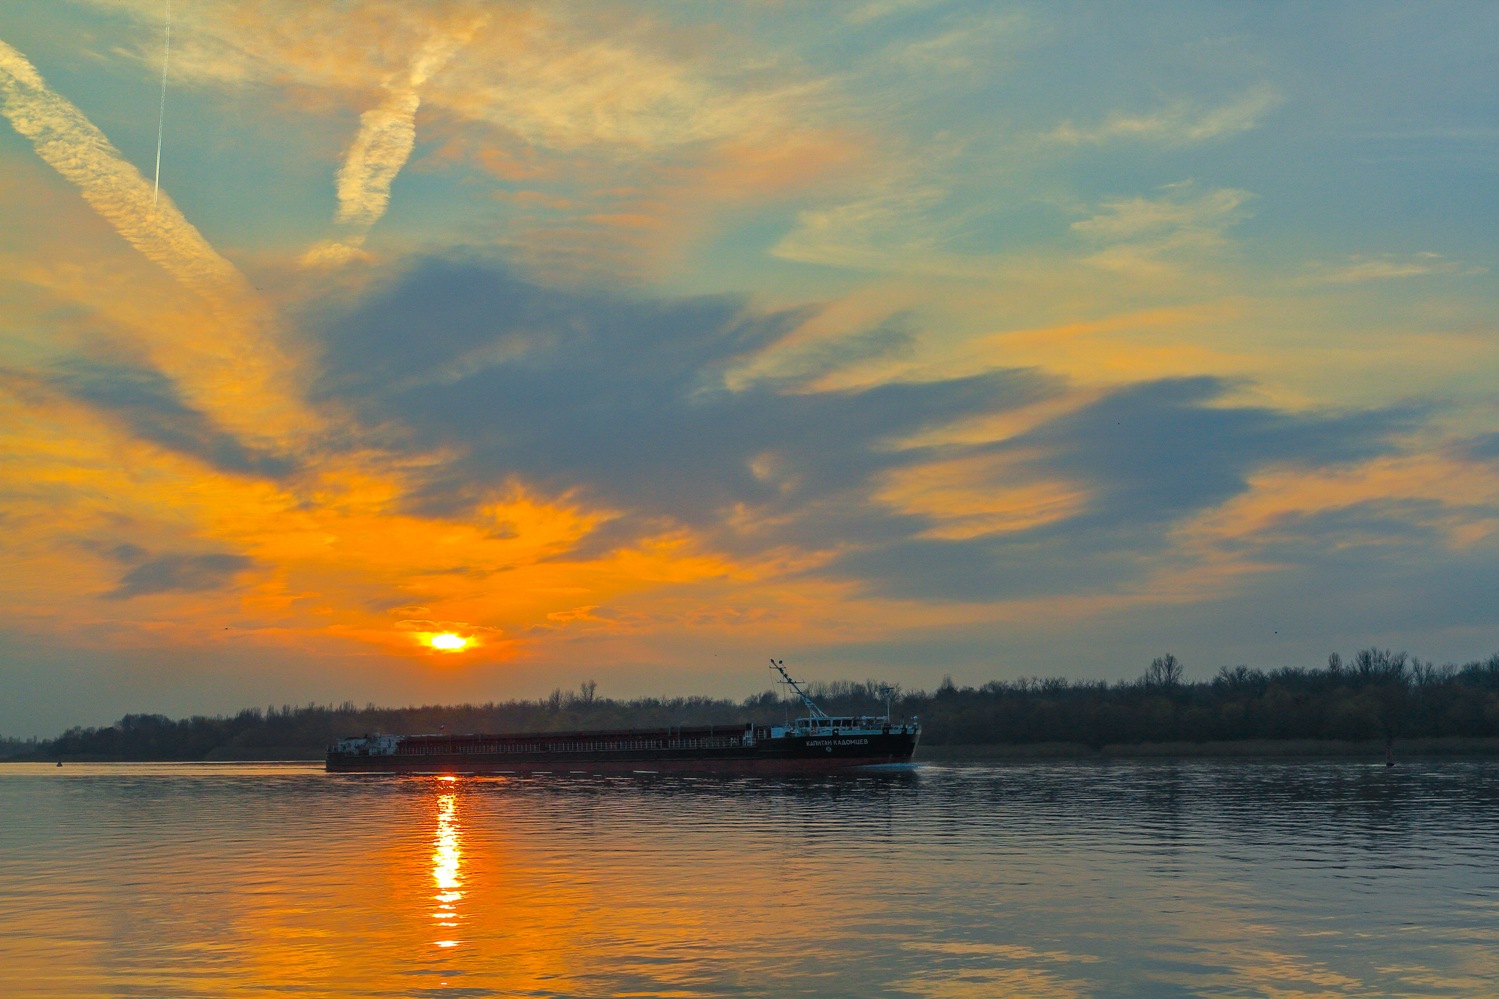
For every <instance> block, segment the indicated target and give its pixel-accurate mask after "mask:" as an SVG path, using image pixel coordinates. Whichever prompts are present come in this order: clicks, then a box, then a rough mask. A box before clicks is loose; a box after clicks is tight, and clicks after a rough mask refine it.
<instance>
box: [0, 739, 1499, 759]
mask: <svg viewBox="0 0 1499 999" xmlns="http://www.w3.org/2000/svg"><path fill="white" fill-rule="evenodd" d="M1384 753H1385V744H1384V742H1383V740H1365V741H1344V740H1337V739H1240V740H1236V741H1223V742H1138V743H1118V744H1112V745H1107V746H1104V747H1102V748H1101V749H1099V748H1095V747H1093V746H1088V745H1085V744H1083V743H1080V742H1032V743H1021V744H1012V743H978V744H967V745H956V746H933V745H929V744H925V743H923V744H922V745H921V746H919V747H917V750H916V761H917V762H918V763H919V762H922V761H929V762H938V761H949V760H1044V759H1109V758H1143V757H1155V758H1172V757H1192V758H1208V757H1244V758H1248V757H1290V756H1307V757H1313V756H1315V757H1340V756H1347V757H1368V758H1371V759H1383V758H1384ZM1394 753H1395V758H1396V759H1397V760H1399V759H1402V758H1405V757H1416V756H1499V738H1487V739H1478V738H1464V737H1456V736H1454V737H1447V738H1430V739H1396V740H1395V742H1394ZM322 758H323V749H322V747H312V746H285V747H267V746H262V747H258V748H254V749H247V748H244V747H228V746H221V747H218V748H216V749H214V750H212V751H211V752H209V753H208V754H207V755H206V756H205V757H204V758H203V759H202V760H201V761H199V762H206V763H228V762H286V763H298V762H300V763H306V762H316V761H321V760H322ZM57 759H61V760H63V761H64V762H67V763H140V762H151V761H150V760H149V759H146V758H140V757H135V758H132V757H125V756H105V755H92V754H91V755H84V754H79V755H76V756H68V755H64V756H61V757H57V756H48V757H24V758H23V757H17V758H13V759H11V760H0V762H16V763H38V762H41V763H50V762H53V761H55V760H57ZM176 762H194V761H187V760H182V761H176Z"/></svg>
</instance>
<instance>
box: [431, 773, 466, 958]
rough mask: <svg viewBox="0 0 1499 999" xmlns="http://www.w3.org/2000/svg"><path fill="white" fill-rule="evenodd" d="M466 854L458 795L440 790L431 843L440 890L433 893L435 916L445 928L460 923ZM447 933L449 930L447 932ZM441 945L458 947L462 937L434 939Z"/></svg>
mask: <svg viewBox="0 0 1499 999" xmlns="http://www.w3.org/2000/svg"><path fill="white" fill-rule="evenodd" d="M462 857H463V851H462V850H461V849H460V844H459V838H458V796H457V795H455V794H441V795H438V797H437V835H436V837H435V838H434V840H433V844H432V881H433V883H434V884H435V885H436V886H437V894H435V895H433V896H432V899H433V901H434V902H436V903H437V905H436V907H435V908H434V909H433V910H432V918H433V919H435V920H436V921H437V925H438V926H440V927H442V928H443V929H456V928H457V926H458V920H459V915H458V903H459V902H460V901H461V900H462V899H463V892H461V891H459V889H460V888H461V887H462V885H463V880H462V878H461V877H460V876H459V861H460V860H461V859H462ZM445 936H446V934H445ZM434 942H435V943H436V945H437V946H438V947H444V948H447V947H456V946H458V943H459V941H457V940H452V939H442V940H437V941H434Z"/></svg>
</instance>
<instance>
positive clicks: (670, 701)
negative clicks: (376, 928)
mask: <svg viewBox="0 0 1499 999" xmlns="http://www.w3.org/2000/svg"><path fill="white" fill-rule="evenodd" d="M808 692H809V693H810V694H811V695H812V697H813V698H814V699H816V700H817V701H818V702H819V703H820V704H821V705H822V707H823V708H824V709H825V710H826V711H827V712H828V713H829V714H832V715H835V716H837V715H851V714H871V715H878V714H883V713H884V711H885V696H886V692H887V685H885V684H882V683H879V682H877V681H875V680H867V681H864V682H857V681H850V680H835V681H830V682H823V683H813V684H811V685H810V686H809V688H808ZM889 692H890V695H891V697H892V701H893V705H892V710H893V712H894V713H895V714H896V715H897V716H899V717H909V716H912V715H917V716H919V717H920V718H921V721H922V726H923V735H922V741H923V743H924V744H928V745H996V744H1004V745H1029V744H1037V743H1069V744H1073V745H1078V746H1087V747H1092V748H1093V749H1095V750H1096V749H1101V748H1102V747H1104V746H1110V745H1121V744H1139V743H1202V742H1239V741H1244V740H1287V739H1295V740H1319V739H1320V740H1327V739H1335V740H1349V741H1371V740H1389V739H1394V738H1435V737H1451V736H1457V737H1468V738H1495V737H1499V653H1495V654H1494V655H1492V656H1490V657H1489V658H1488V659H1486V660H1481V661H1473V662H1469V663H1467V664H1464V665H1457V664H1452V663H1449V664H1445V665H1441V666H1438V665H1436V664H1435V663H1432V662H1422V661H1421V660H1420V659H1418V658H1414V657H1411V656H1409V655H1407V654H1406V653H1404V652H1398V653H1395V652H1391V651H1389V650H1388V649H1377V648H1369V649H1364V650H1362V651H1360V652H1358V653H1356V654H1354V655H1353V656H1351V657H1350V658H1349V659H1348V660H1347V661H1344V659H1343V658H1342V657H1341V656H1339V655H1337V654H1333V655H1332V656H1329V657H1328V662H1327V666H1326V667H1325V668H1311V669H1307V668H1302V667H1296V666H1284V667H1279V668H1275V669H1271V670H1269V671H1265V670H1260V669H1252V668H1250V667H1248V666H1243V665H1240V666H1224V667H1222V668H1221V669H1219V670H1218V671H1217V673H1215V674H1214V675H1213V676H1212V677H1211V678H1210V679H1207V680H1203V681H1198V682H1190V681H1188V680H1187V678H1186V672H1185V669H1184V667H1183V664H1182V663H1181V662H1180V661H1179V660H1178V659H1177V658H1176V656H1174V655H1172V654H1170V653H1167V654H1166V655H1163V656H1160V657H1158V658H1156V659H1155V660H1153V661H1152V662H1151V663H1150V665H1149V667H1148V668H1147V669H1146V670H1145V673H1144V675H1143V676H1142V677H1141V678H1140V679H1139V680H1136V681H1124V682H1119V683H1112V684H1111V683H1107V682H1103V681H1096V680H1086V681H1069V680H1066V679H1063V678H1060V677H1051V678H1045V679H1042V678H1028V679H1019V680H993V681H990V682H988V683H985V684H984V685H983V686H981V687H977V688H975V687H959V686H958V685H957V684H956V683H955V682H953V680H952V678H951V677H944V678H943V680H942V683H941V684H940V685H939V686H938V687H937V689H936V690H935V691H933V692H931V693H927V692H925V691H902V690H900V689H899V688H891V689H890V690H889ZM801 713H802V708H801V705H800V704H796V703H793V702H790V701H787V700H786V699H785V698H784V697H782V696H781V695H780V694H779V693H778V692H776V691H774V690H768V691H766V692H764V693H761V694H756V695H754V696H753V697H750V698H747V699H745V700H744V701H741V702H735V701H732V700H728V699H721V698H709V697H673V698H668V697H662V698H656V697H646V698H636V699H634V700H630V701H621V700H614V699H612V698H607V697H599V696H598V694H597V684H595V683H594V682H593V681H592V680H589V681H587V682H585V683H583V684H582V685H581V686H580V687H579V688H578V691H577V692H576V693H574V692H571V691H563V690H562V689H561V688H558V689H556V690H554V691H552V693H551V694H549V695H547V696H546V697H544V698H541V699H539V700H536V701H502V702H491V703H488V704H462V705H447V706H439V705H425V706H421V707H407V708H379V707H376V706H375V705H373V704H367V705H365V706H364V707H362V708H360V707H356V706H355V705H354V704H352V703H350V702H347V701H346V702H344V703H343V704H340V705H319V704H307V705H303V706H300V707H294V706H291V705H282V706H281V707H275V706H270V707H267V708H265V709H264V710H262V709H260V708H247V709H245V710H243V711H241V712H239V713H238V714H236V715H233V716H222V717H206V716H202V715H197V716H194V717H191V718H183V719H178V720H172V719H170V718H167V717H165V716H163V715H155V714H132V715H126V716H125V717H123V718H121V719H120V720H119V721H118V722H116V723H115V724H114V725H111V726H108V727H106V728H73V729H69V730H68V731H67V732H64V733H63V734H62V735H60V736H58V737H57V738H55V739H50V740H30V741H27V742H21V741H19V740H13V739H12V740H5V739H0V756H10V757H11V758H31V759H51V758H68V757H72V758H92V759H138V760H202V759H277V758H316V757H319V756H321V754H322V752H323V750H324V749H325V747H326V746H327V745H328V744H329V743H330V742H332V741H333V740H335V739H337V738H339V737H341V736H345V735H357V734H361V733H366V732H387V733H394V734H411V733H420V732H436V731H438V730H439V729H440V728H442V729H445V730H446V731H448V732H526V731H542V732H547V731H566V730H575V729H602V728H652V727H664V726H668V725H708V724H722V725H741V724H743V723H744V722H747V721H753V722H757V723H776V722H780V721H783V720H785V719H787V718H791V717H795V716H796V715H799V714H801Z"/></svg>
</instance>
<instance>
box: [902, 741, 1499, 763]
mask: <svg viewBox="0 0 1499 999" xmlns="http://www.w3.org/2000/svg"><path fill="white" fill-rule="evenodd" d="M1393 748H1394V753H1395V758H1396V759H1400V758H1402V757H1407V756H1499V739H1474V738H1464V737H1459V736H1453V737H1447V738H1431V739H1396V740H1395V742H1394V747H1393ZM1384 753H1385V744H1384V741H1383V740H1367V741H1358V742H1352V741H1344V740H1338V739H1240V740H1235V741H1224V742H1137V743H1118V744H1111V745H1107V746H1104V747H1102V748H1095V747H1093V746H1088V745H1084V744H1083V743H1080V742H1033V743H1022V744H1010V743H987V744H985V743H981V744H970V745H959V746H930V745H925V744H923V745H921V746H919V747H918V748H917V750H916V759H917V760H918V761H921V760H932V761H937V760H1035V759H1098V758H1109V757H1132V758H1133V757H1214V756H1219V757H1224V756H1227V757H1233V756H1240V757H1251V756H1367V757H1376V758H1380V759H1382V758H1383V757H1384Z"/></svg>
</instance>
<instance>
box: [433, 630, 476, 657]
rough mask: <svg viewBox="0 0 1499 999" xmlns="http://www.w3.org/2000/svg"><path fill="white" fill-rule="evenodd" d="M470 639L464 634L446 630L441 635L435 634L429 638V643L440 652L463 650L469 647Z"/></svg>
mask: <svg viewBox="0 0 1499 999" xmlns="http://www.w3.org/2000/svg"><path fill="white" fill-rule="evenodd" d="M468 641H469V640H468V639H467V638H464V637H463V636H462V635H455V634H453V633H452V632H451V631H444V632H443V633H442V634H440V635H433V636H432V637H431V638H429V639H427V644H428V645H430V646H432V647H433V648H434V649H437V650H438V651H439V652H462V651H463V650H464V649H465V648H467V647H468Z"/></svg>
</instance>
